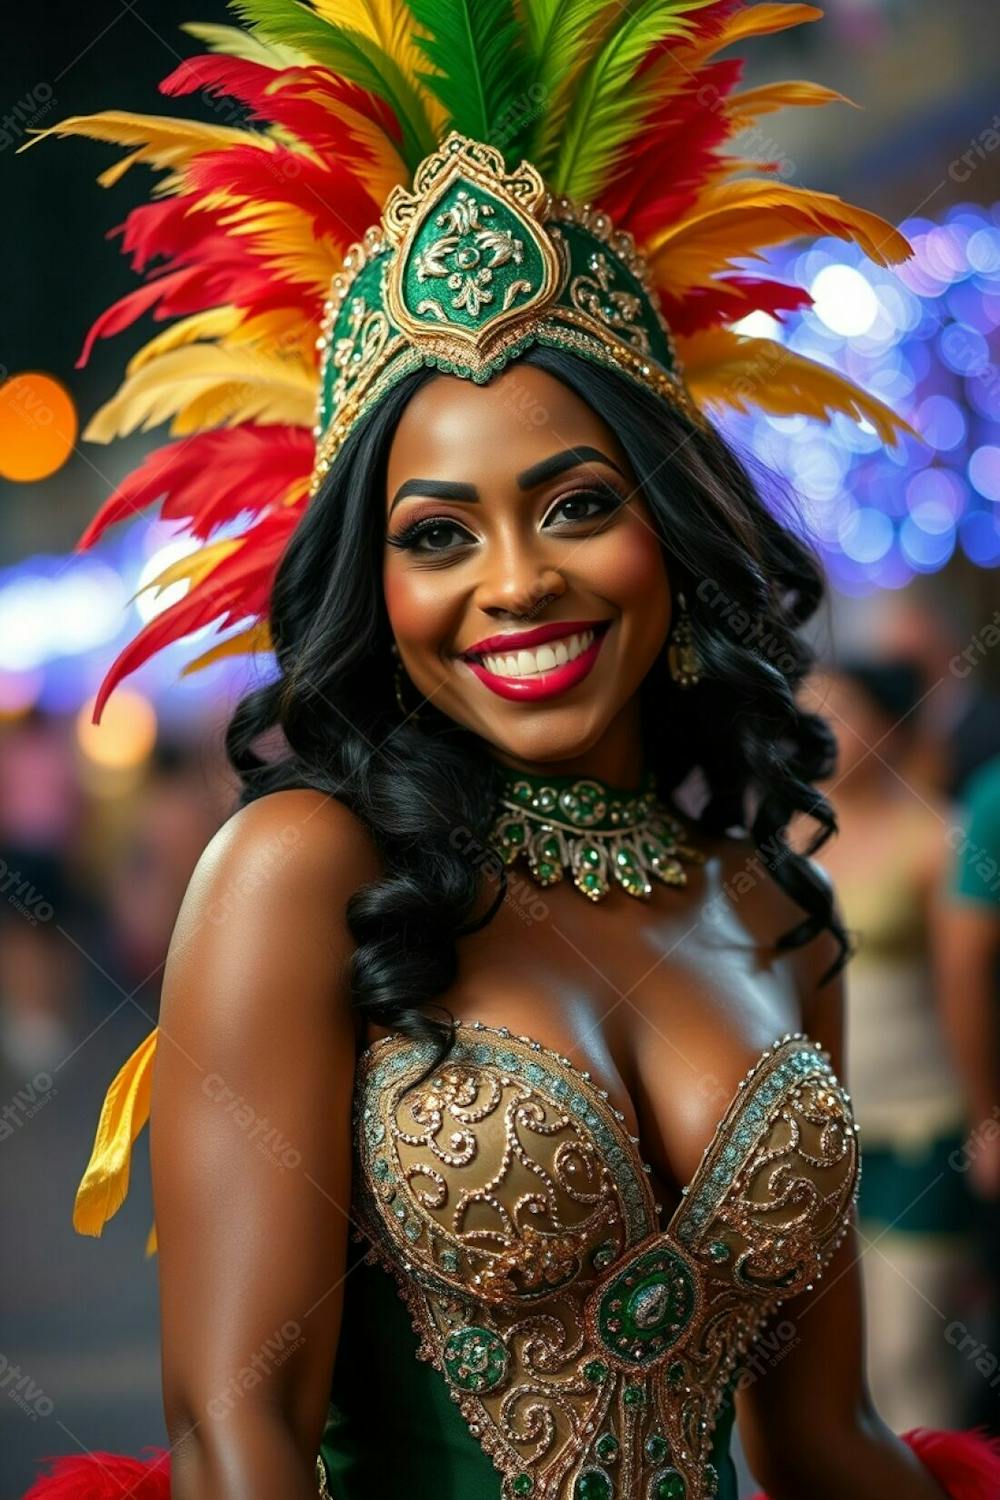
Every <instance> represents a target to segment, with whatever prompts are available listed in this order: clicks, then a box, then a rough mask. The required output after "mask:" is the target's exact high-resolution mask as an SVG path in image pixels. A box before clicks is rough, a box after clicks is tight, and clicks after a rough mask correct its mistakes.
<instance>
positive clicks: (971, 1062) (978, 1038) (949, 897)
mask: <svg viewBox="0 0 1000 1500" xmlns="http://www.w3.org/2000/svg"><path fill="white" fill-rule="evenodd" d="M961 813H962V816H961V821H960V823H958V824H956V825H955V826H954V827H953V828H952V829H950V830H949V840H948V841H949V843H950V844H951V846H952V848H953V850H954V856H953V859H952V861H951V865H950V869H949V871H948V879H947V883H946V887H945V891H944V895H943V899H942V901H941V904H940V911H939V914H938V922H937V927H938V942H937V949H938V962H939V974H940V985H941V994H942V999H943V1013H944V1020H945V1025H946V1027H947V1031H948V1038H949V1041H950V1043H951V1047H952V1051H953V1054H954V1057H955V1061H956V1066H957V1067H958V1069H959V1072H960V1073H961V1076H962V1080H963V1083H964V1085H965V1089H966V1092H967V1095H968V1098H969V1105H970V1114H971V1129H970V1132H969V1135H968V1137H967V1139H966V1141H965V1143H964V1145H963V1147H962V1150H961V1151H960V1153H959V1155H958V1156H957V1157H956V1161H957V1162H958V1164H959V1169H960V1170H961V1171H963V1172H964V1173H965V1175H966V1180H967V1181H968V1183H969V1186H970V1188H971V1189H972V1190H973V1191H974V1192H975V1193H976V1195H977V1196H978V1198H979V1199H980V1200H981V1203H982V1216H981V1218H982V1246H981V1248H982V1251H983V1261H984V1265H985V1267H986V1271H987V1275H988V1276H989V1278H990V1280H991V1282H992V1303H991V1309H990V1311H991V1322H990V1325H989V1331H988V1332H987V1335H986V1339H985V1342H986V1346H987V1349H988V1351H989V1352H991V1353H992V1355H993V1357H994V1362H995V1359H996V1357H997V1354H998V1352H1000V756H998V757H997V758H996V759H995V760H992V761H990V762H989V763H988V764H987V765H986V766H984V767H983V768H982V769H981V770H980V771H979V772H977V774H976V775H975V776H974V777H973V778H972V780H971V781H970V783H969V786H968V789H967V791H966V795H965V796H964V797H963V799H962V808H961ZM975 1389H976V1397H975V1399H974V1411H973V1414H972V1415H973V1420H976V1421H984V1422H987V1423H988V1424H989V1425H990V1427H991V1428H992V1429H993V1431H995V1432H996V1431H1000V1412H998V1403H997V1394H996V1390H995V1389H994V1388H993V1385H992V1382H986V1381H981V1382H979V1383H978V1384H977V1386H976V1388H975Z"/></svg>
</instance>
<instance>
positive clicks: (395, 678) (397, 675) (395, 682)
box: [389, 641, 420, 724]
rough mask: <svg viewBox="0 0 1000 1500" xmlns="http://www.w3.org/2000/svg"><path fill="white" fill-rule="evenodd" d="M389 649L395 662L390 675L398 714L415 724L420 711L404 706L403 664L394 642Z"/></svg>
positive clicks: (404, 683)
mask: <svg viewBox="0 0 1000 1500" xmlns="http://www.w3.org/2000/svg"><path fill="white" fill-rule="evenodd" d="M389 649H390V651H391V652H392V655H393V656H394V657H395V661H396V667H395V670H394V672H393V674H392V686H393V691H394V693H395V695H396V703H397V705H398V707H399V712H400V714H401V715H402V716H403V718H404V719H408V720H409V721H410V723H411V724H415V723H416V722H417V720H418V719H419V718H420V710H419V708H414V709H412V710H411V709H409V708H407V706H406V699H405V698H404V697H403V690H404V688H405V685H406V672H405V671H404V669H403V662H402V659H401V658H400V655H399V647H398V646H397V645H396V642H395V641H393V643H392V645H391V646H390V648H389Z"/></svg>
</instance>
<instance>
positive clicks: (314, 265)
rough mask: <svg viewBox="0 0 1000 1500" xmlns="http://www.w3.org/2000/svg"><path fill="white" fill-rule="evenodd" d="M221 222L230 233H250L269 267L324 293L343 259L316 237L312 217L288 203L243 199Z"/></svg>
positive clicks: (329, 243)
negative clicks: (265, 257) (265, 256)
mask: <svg viewBox="0 0 1000 1500" xmlns="http://www.w3.org/2000/svg"><path fill="white" fill-rule="evenodd" d="M220 223H221V224H222V225H224V227H225V228H226V229H228V230H229V232H230V233H231V234H233V235H248V236H252V238H253V241H254V249H255V250H257V251H259V252H262V253H263V254H265V255H268V256H269V257H270V260H269V261H268V262H267V266H268V269H269V270H273V271H280V273H281V274H282V276H285V277H288V278H289V279H291V280H293V281H296V282H298V283H299V284H300V285H302V286H307V287H310V288H312V290H313V291H317V292H320V293H322V294H323V295H325V294H326V292H327V290H328V289H329V286H330V282H331V280H332V278H333V275H334V272H335V271H338V270H339V269H340V267H341V264H342V262H343V254H342V252H341V251H340V250H339V249H338V247H337V246H336V245H335V244H333V242H332V241H331V240H329V239H327V238H325V237H323V238H320V239H317V237H316V230H315V226H314V221H313V219H312V217H311V216H310V215H309V214H308V213H306V211H305V210H304V209H301V208H298V207H296V206H295V205H294V204H291V203H265V202H256V203H250V202H246V201H243V202H240V203H239V204H238V206H237V207H235V208H234V209H232V211H231V212H230V213H227V214H226V215H225V216H224V217H223V218H222V219H221V220H220Z"/></svg>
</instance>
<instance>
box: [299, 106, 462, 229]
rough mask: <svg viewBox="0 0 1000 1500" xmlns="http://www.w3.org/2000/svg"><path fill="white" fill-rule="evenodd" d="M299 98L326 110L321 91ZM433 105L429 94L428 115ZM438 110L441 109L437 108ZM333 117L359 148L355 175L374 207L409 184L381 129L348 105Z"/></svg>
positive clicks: (400, 161) (404, 170)
mask: <svg viewBox="0 0 1000 1500" xmlns="http://www.w3.org/2000/svg"><path fill="white" fill-rule="evenodd" d="M302 97H303V98H304V99H311V100H312V101H313V102H314V103H316V104H320V105H322V106H323V107H324V108H327V109H328V108H329V104H330V101H329V97H328V96H327V95H325V94H324V93H323V92H322V91H321V90H312V89H305V90H303V94H302ZM435 104H437V101H436V100H434V98H433V96H432V95H430V94H428V96H427V105H428V110H429V112H430V113H433V112H434V111H433V108H432V105H435ZM437 107H438V108H443V106H440V105H438V106H437ZM336 114H337V119H338V120H340V121H341V122H342V123H343V124H344V125H346V126H347V128H348V129H349V130H350V132H351V135H352V136H353V138H354V140H355V141H357V143H358V145H359V147H360V148H361V149H360V150H359V152H358V173H357V175H358V176H359V177H360V178H361V180H362V181H363V183H364V185H365V187H366V188H367V189H368V191H369V193H370V194H371V195H372V198H373V199H374V200H375V202H376V203H378V204H382V203H384V202H385V200H386V198H388V196H389V194H390V193H391V192H392V190H393V188H394V187H395V186H396V185H397V184H398V183H403V184H404V185H408V184H409V180H410V176H411V174H410V173H409V172H408V171H407V169H406V164H405V163H404V161H403V158H402V157H401V156H400V154H399V152H398V151H397V149H396V146H395V144H394V142H393V141H392V140H390V138H389V136H387V135H386V133H385V131H384V130H383V129H382V128H381V126H379V125H376V124H375V122H374V121H373V120H369V119H368V118H367V116H366V115H363V114H360V113H359V112H358V111H357V110H355V109H351V108H350V106H349V105H347V104H341V103H338V104H337V110H336Z"/></svg>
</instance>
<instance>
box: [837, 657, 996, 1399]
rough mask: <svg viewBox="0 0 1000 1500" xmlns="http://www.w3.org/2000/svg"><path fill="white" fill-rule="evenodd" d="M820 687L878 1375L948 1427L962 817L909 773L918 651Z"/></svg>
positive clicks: (962, 1250) (957, 1209)
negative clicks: (945, 1014)
mask: <svg viewBox="0 0 1000 1500" xmlns="http://www.w3.org/2000/svg"><path fill="white" fill-rule="evenodd" d="M817 691H818V694H819V698H820V702H821V704H822V711H823V712H824V713H825V714H826V715H827V716H828V719H829V722H830V724H831V726H832V728H833V730H834V733H835V735H836V737H837V744H838V763H837V775H836V779H835V781H834V782H833V784H832V786H831V787H829V788H828V795H829V796H830V800H831V801H832V803H833V806H834V809H835V811H836V814H837V819H838V823H839V834H838V836H837V838H835V839H833V840H831V842H830V843H829V844H828V845H826V846H825V848H824V849H823V851H822V854H821V856H820V859H821V862H822V864H823V865H824V866H825V867H826V868H827V870H828V871H829V872H830V874H831V875H832V876H833V878H834V881H835V884H836V886H837V888H838V891H839V894H840V901H841V907H842V910H843V914H844V919H845V922H846V925H847V927H848V929H849V930H850V931H851V934H852V937H853V938H854V940H855V943H856V945H857V947H856V952H855V956H854V958H853V960H852V963H851V967H850V972H849V983H848V1011H847V1055H848V1076H849V1077H850V1078H851V1080H852V1084H851V1092H852V1096H853V1099H854V1105H855V1110H856V1114H857V1118H858V1121H859V1124H860V1127H861V1148H862V1166H863V1170H862V1174H861V1193H860V1197H859V1205H858V1211H859V1222H860V1229H861V1239H862V1246H863V1259H862V1267H863V1280H864V1291H865V1304H866V1309H867V1315H868V1318H869V1320H870V1328H871V1336H870V1340H869V1375H870V1378H871V1382H872V1389H873V1394H874V1396H875V1399H876V1401H877V1403H878V1406H879V1409H880V1410H882V1411H884V1412H885V1413H886V1415H887V1418H888V1420H889V1421H890V1422H892V1423H894V1424H895V1425H897V1426H904V1427H905V1426H914V1425H917V1424H924V1423H927V1424H948V1423H951V1422H953V1421H955V1420H956V1419H957V1416H958V1412H959V1406H960V1402H959V1395H958V1382H957V1380H956V1378H955V1376H956V1370H955V1368H952V1367H950V1366H949V1361H948V1353H947V1351H946V1350H944V1349H943V1348H942V1336H941V1334H942V1324H941V1319H942V1311H941V1310H942V1308H944V1307H948V1306H949V1305H951V1304H952V1303H953V1294H954V1289H955V1288H956V1286H957V1285H958V1283H959V1280H960V1278H961V1273H962V1271H963V1269H964V1268H965V1267H966V1266H967V1265H968V1263H969V1260H970V1255H971V1251H970V1241H969V1229H970V1204H969V1199H968V1195H967V1193H966V1189H965V1182H964V1179H963V1177H962V1175H961V1174H960V1173H957V1172H955V1171H954V1170H953V1169H951V1168H950V1167H949V1158H950V1156H951V1155H952V1154H953V1153H954V1152H955V1150H956V1149H957V1148H958V1147H959V1146H960V1145H961V1142H962V1139H963V1137H964V1133H965V1129H966V1119H967V1107H966V1103H965V1098H964V1095H963V1090H962V1086H961V1082H960V1079H959V1077H958V1075H957V1073H956V1071H955V1070H954V1069H953V1067H952V1066H951V1064H950V1061H949V1058H948V1054H947V1050H946V1048H945V1046H944V1043H943V1031H942V1024H941V1020H940V1017H939V1014H938V1008H937V1004H936V1000H935V994H934V989H933V982H932V955H931V951H930V939H929V931H930V922H929V919H930V913H931V909H932V904H933V901H934V896H935V891H936V889H937V886H938V883H939V881H940V878H941V874H942V870H943V866H944V862H945V859H946V856H947V845H946V842H945V837H944V835H945V829H946V827H947V824H948V816H947V810H946V808H945V806H943V805H938V803H937V800H936V794H935V793H934V792H933V791H931V790H930V789H928V788H927V787H924V786H918V785H915V784H912V783H911V782H910V781H909V780H908V779H906V778H904V777H903V776H901V775H900V774H899V773H898V772H897V770H896V767H897V766H898V765H900V764H901V763H904V762H906V763H907V764H916V763H917V762H918V761H919V755H918V753H917V752H918V750H919V747H918V746H917V744H916V743H915V741H916V739H917V738H918V736H919V730H918V729H917V727H916V726H917V716H916V712H915V710H916V708H917V705H918V704H919V703H920V701H921V697H922V694H923V692H924V679H923V676H922V673H921V671H920V669H919V668H918V667H917V666H916V665H914V664H912V663H910V662H906V661H897V662H877V663H876V662H861V661H851V662H846V663H844V664H842V665H840V666H838V667H837V668H836V669H834V670H831V671H829V672H828V673H827V674H825V675H824V677H823V678H822V679H820V681H819V683H818V685H817Z"/></svg>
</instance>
